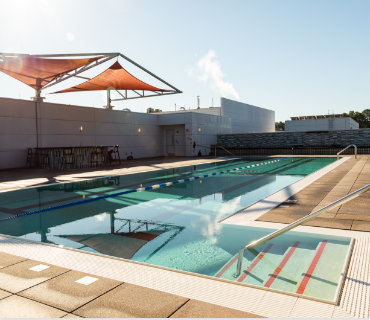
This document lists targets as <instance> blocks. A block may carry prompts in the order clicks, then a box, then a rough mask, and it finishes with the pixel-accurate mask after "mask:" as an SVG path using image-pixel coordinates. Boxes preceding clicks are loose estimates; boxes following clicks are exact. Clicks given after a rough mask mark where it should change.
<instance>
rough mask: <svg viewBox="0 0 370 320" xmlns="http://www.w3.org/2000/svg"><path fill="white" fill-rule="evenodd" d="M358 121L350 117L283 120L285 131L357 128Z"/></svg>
mask: <svg viewBox="0 0 370 320" xmlns="http://www.w3.org/2000/svg"><path fill="white" fill-rule="evenodd" d="M358 128H359V125H358V123H357V122H356V121H355V120H353V119H352V118H350V117H345V118H325V119H308V120H288V121H285V131H294V132H308V131H330V130H351V129H358Z"/></svg>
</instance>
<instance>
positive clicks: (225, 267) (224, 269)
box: [216, 255, 238, 278]
mask: <svg viewBox="0 0 370 320" xmlns="http://www.w3.org/2000/svg"><path fill="white" fill-rule="evenodd" d="M236 259H238V255H236V256H235V257H234V258H233V259H232V260H231V261H230V262H229V263H228V264H227V265H226V266H224V267H223V268H222V270H221V271H220V272H219V273H217V274H216V277H217V278H219V277H221V276H222V275H223V273H224V272H225V271H226V270H227V269H229V268H230V267H231V266H232V264H233V263H234V262H235V260H236Z"/></svg>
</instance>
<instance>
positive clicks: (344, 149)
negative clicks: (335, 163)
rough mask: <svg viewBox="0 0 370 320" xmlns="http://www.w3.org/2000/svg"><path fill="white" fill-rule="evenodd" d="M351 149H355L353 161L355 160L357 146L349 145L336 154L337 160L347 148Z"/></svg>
mask: <svg viewBox="0 0 370 320" xmlns="http://www.w3.org/2000/svg"><path fill="white" fill-rule="evenodd" d="M351 147H354V148H355V159H357V146H356V145H355V144H350V145H349V146H347V147H345V148H344V149H343V150H340V151H339V152H338V153H337V160H338V159H339V155H340V154H341V153H342V152H344V151H346V150H347V149H348V148H351Z"/></svg>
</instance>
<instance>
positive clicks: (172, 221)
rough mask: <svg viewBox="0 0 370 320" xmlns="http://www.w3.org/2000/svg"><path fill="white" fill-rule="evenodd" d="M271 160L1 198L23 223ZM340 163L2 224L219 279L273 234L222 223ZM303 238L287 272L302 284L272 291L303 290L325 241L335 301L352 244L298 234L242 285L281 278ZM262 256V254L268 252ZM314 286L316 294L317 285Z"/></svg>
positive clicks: (217, 179) (295, 163) (268, 168)
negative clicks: (247, 248) (249, 247)
mask: <svg viewBox="0 0 370 320" xmlns="http://www.w3.org/2000/svg"><path fill="white" fill-rule="evenodd" d="M262 160H263V159H258V160H256V161H245V160H242V159H239V160H236V161H231V162H230V161H228V162H224V163H218V164H217V165H215V164H209V165H201V166H190V167H183V168H178V169H171V170H159V171H155V172H149V173H141V174H134V175H127V176H117V177H110V178H104V179H95V180H91V181H83V182H79V183H70V184H60V185H54V186H43V187H39V188H31V189H25V190H20V191H13V192H8V193H4V194H2V196H1V199H0V217H1V218H6V217H9V216H11V215H14V214H19V213H24V212H30V211H31V212H32V211H35V210H37V209H40V208H48V207H52V206H57V205H60V204H66V203H69V202H73V201H78V200H87V199H93V198H96V197H101V196H104V195H109V194H113V193H117V192H119V191H124V190H129V189H135V188H138V187H141V186H148V185H153V184H158V183H163V182H167V181H173V180H175V179H183V178H186V177H191V176H197V175H204V174H208V173H213V172H220V171H224V170H226V169H230V168H235V167H241V166H245V165H248V164H252V163H260V162H261V161H262ZM333 161H334V159H333V158H313V159H310V158H293V159H289V160H284V161H281V162H279V163H274V164H269V165H265V166H260V167H255V168H253V169H246V170H240V171H237V172H232V173H231V172H230V173H227V174H223V175H216V176H211V177H208V178H206V179H198V180H195V181H192V182H186V183H182V184H176V185H173V186H169V187H164V188H161V189H157V190H151V191H143V192H135V193H130V194H125V195H120V196H115V197H108V198H105V199H101V200H98V201H94V202H90V203H85V204H79V205H75V206H71V207H65V208H60V209H56V210H51V211H48V212H44V213H38V214H32V215H29V216H25V217H21V218H16V219H13V220H8V221H3V222H0V233H3V234H9V235H13V236H18V237H21V238H24V239H30V240H36V241H42V242H49V243H53V244H57V245H62V246H65V247H69V248H75V249H81V250H85V251H90V252H95V253H103V254H107V255H112V256H116V257H121V258H127V259H132V260H135V261H140V262H145V263H149V264H153V265H159V266H164V267H168V268H172V269H177V270H183V271H189V272H194V273H200V274H204V275H208V276H216V275H217V274H218V273H219V272H220V270H222V269H223V268H224V266H225V265H227V264H228V262H229V261H230V260H231V259H232V258H233V257H234V256H235V254H236V253H237V252H238V250H239V249H240V248H241V247H243V246H244V245H246V244H247V243H249V242H250V241H251V240H254V239H257V238H259V237H261V236H263V235H265V234H267V233H269V232H271V230H267V229H261V228H250V227H238V226H232V225H226V224H221V223H219V222H218V221H220V220H221V219H223V218H225V217H227V216H229V215H231V214H233V213H235V212H237V211H239V210H240V209H242V208H245V207H246V206H248V205H250V204H252V203H254V202H256V201H259V200H260V199H263V198H265V197H266V196H268V195H270V194H272V193H274V192H276V191H278V190H280V189H282V188H284V187H286V186H289V185H290V184H292V183H294V182H296V181H298V180H299V179H301V178H302V177H304V176H305V175H307V174H309V173H312V172H314V171H316V170H318V169H320V168H322V167H324V166H325V165H327V164H329V163H331V162H333ZM297 239H300V240H299V244H298V246H297V248H296V249H295V251H294V254H293V255H292V259H293V257H294V256H297V257H299V259H293V260H291V259H290V260H289V261H288V262H287V264H286V266H285V268H288V269H286V270H289V272H288V271H287V272H288V273H289V274H292V277H293V274H295V276H294V277H295V278H294V279H293V280H292V279H290V280H289V281H285V280H282V278H281V276H282V275H279V277H280V278H279V277H278V278H276V279H275V280H274V282H273V283H272V285H271V286H270V287H271V288H274V289H277V290H284V291H287V292H294V290H297V286H298V287H299V284H300V282H301V281H302V279H303V278H304V273H305V271H306V270H304V269H305V268H306V269H307V265H308V266H309V265H310V261H311V260H312V258H313V257H314V256H315V254H316V251H317V247H318V246H319V245H320V243H322V242H323V241H328V242H327V245H326V246H327V248H329V247H331V246H333V247H334V249H331V250H330V252H337V251H338V252H340V254H339V253H336V254H337V257H339V258H338V259H337V260H338V267H337V269H338V270H339V271H336V272H331V273H330V275H333V274H334V276H333V278H335V279H334V280H333V279H332V280H330V281H329V280H325V281H326V282H325V281H324V283H325V284H326V287H325V288H326V289H325V290H320V292H325V294H321V298H322V299H327V300H330V299H331V300H332V299H334V298H333V297H334V294H335V290H336V285H337V283H338V281H339V280H340V271H341V268H342V265H343V262H344V259H345V256H346V253H347V251H348V245H349V239H343V238H333V237H332V238H330V239H328V237H321V236H317V235H315V236H314V237H312V236H311V235H309V236H302V234H297V233H294V232H289V233H288V234H286V235H285V236H283V237H280V238H279V239H275V240H274V241H277V243H275V242H274V241H273V242H271V243H273V244H274V246H273V247H271V251H269V252H267V253H266V254H265V257H264V258H263V259H261V261H260V262H259V263H257V264H256V267H255V271H258V270H259V271H258V272H257V275H254V276H252V275H253V274H252V273H251V274H250V275H248V276H247V277H246V278H245V279H244V280H243V281H242V282H244V283H248V284H252V285H257V286H264V285H265V284H266V281H268V278H269V277H271V275H270V274H271V272H272V271H273V269H274V268H276V267H277V266H278V265H279V263H280V260H281V259H283V257H284V256H285V254H286V252H287V250H288V251H289V249H290V248H291V246H292V245H293V244H294V243H295V242H296V241H297ZM257 249H258V253H260V252H261V250H263V249H264V247H261V248H257ZM327 251H328V252H329V250H324V253H325V254H323V255H322V259H324V258H325V259H330V257H328V256H327ZM248 254H249V253H246V256H245V266H246V267H247V266H248V265H249V264H251V263H252V262H253V261H254V259H256V257H258V254H257V255H253V254H252V255H249V256H248ZM320 259H321V258H320ZM265 260H267V261H269V262H268V263H267V265H265V263H264V261H265ZM294 260H297V261H300V262H299V265H301V267H296V265H295V264H294V263H293V264H292V261H294ZM234 270H235V266H234V265H233V264H232V265H231V266H230V267H229V268H228V269H227V270H226V271H225V272H224V273H223V274H222V276H221V278H224V279H228V280H235V278H233V277H232V273H233V272H234ZM294 270H295V271H294ZM319 271H320V270H319V269H317V270H316V272H319ZM302 274H303V275H302ZM269 275H270V276H269ZM327 276H329V275H327ZM283 278H284V277H283ZM319 278H320V277H319ZM261 279H262V282H261ZM284 279H285V278H284ZM312 279H313V278H312ZM312 279H310V282H309V285H310V284H311V283H313V282H312V281H313V280H312ZM315 281H316V282H317V281H319V280H317V279H316V280H315ZM334 284H335V285H334ZM309 285H307V288H306V289H305V292H304V295H314V296H317V293H315V294H311V292H313V291H314V290H313V289H309V287H310V286H309Z"/></svg>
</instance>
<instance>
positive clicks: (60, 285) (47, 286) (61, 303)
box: [19, 271, 121, 312]
mask: <svg viewBox="0 0 370 320" xmlns="http://www.w3.org/2000/svg"><path fill="white" fill-rule="evenodd" d="M94 279H96V280H95V281H94ZM76 281H79V282H76ZM119 284H121V282H119V281H115V280H110V279H105V278H103V277H97V276H93V275H87V274H85V273H82V272H78V271H68V272H66V273H64V274H62V275H60V276H58V277H55V278H53V279H51V280H49V281H47V282H44V283H41V284H39V285H37V286H34V287H32V288H30V289H28V290H25V291H23V292H21V293H19V294H20V295H21V296H23V297H26V298H31V299H34V300H36V301H39V302H41V303H45V304H47V305H50V306H53V307H56V308H59V309H62V310H65V311H67V312H71V311H73V310H75V309H77V308H79V307H81V306H82V305H84V304H86V303H88V302H90V301H91V300H93V299H95V298H97V297H99V296H100V295H102V294H104V293H106V292H107V291H109V290H111V289H113V288H114V287H116V286H118V285H119Z"/></svg>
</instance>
